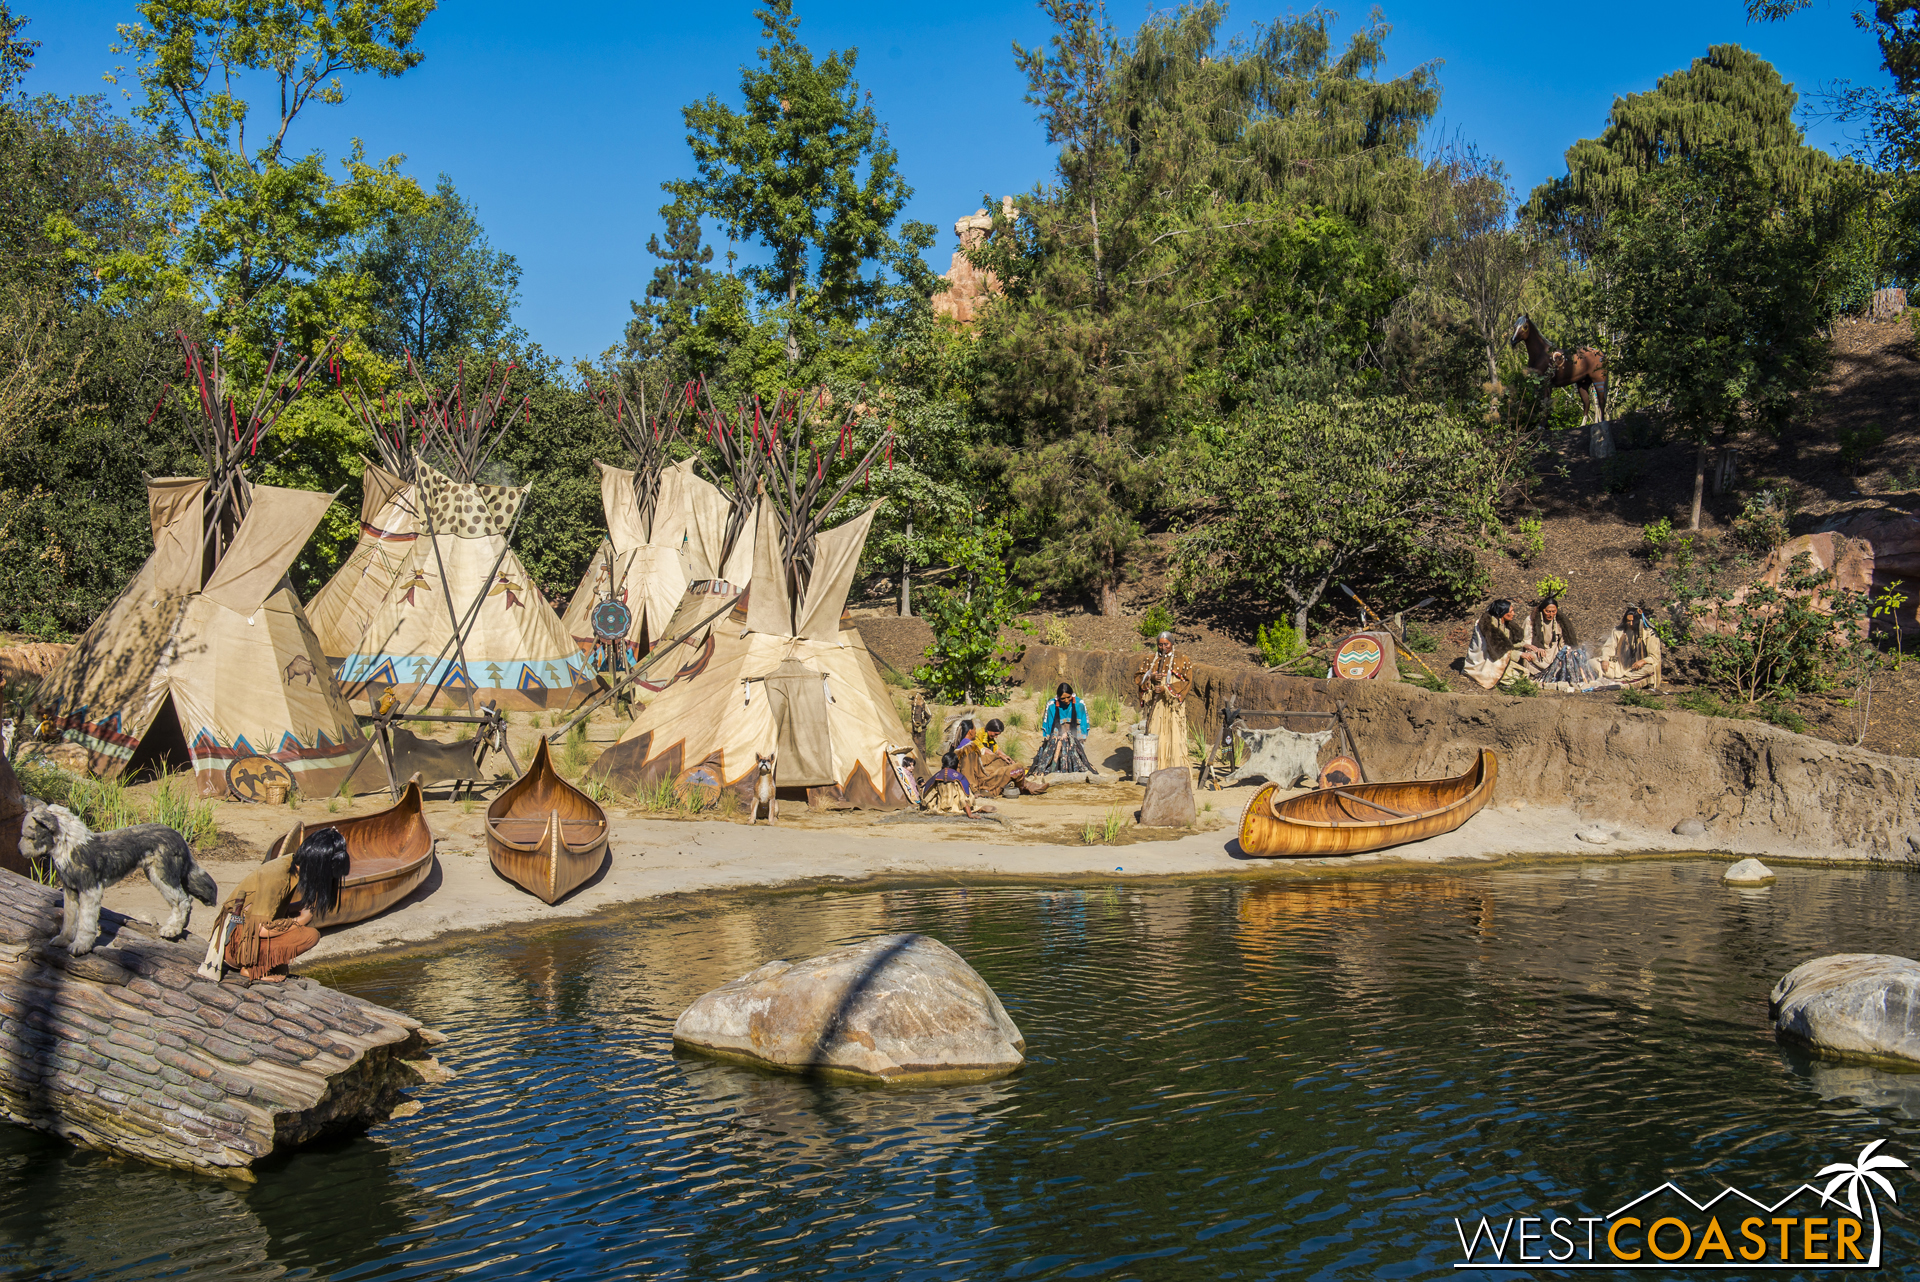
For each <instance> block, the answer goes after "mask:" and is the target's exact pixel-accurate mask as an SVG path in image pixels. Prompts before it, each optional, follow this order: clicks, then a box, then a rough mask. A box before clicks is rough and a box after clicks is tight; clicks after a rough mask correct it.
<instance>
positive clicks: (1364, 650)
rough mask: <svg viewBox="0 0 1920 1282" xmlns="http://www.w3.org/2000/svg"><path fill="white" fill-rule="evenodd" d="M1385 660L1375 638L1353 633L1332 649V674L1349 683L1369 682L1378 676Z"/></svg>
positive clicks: (1361, 633) (1362, 633)
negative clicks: (1343, 678)
mask: <svg viewBox="0 0 1920 1282" xmlns="http://www.w3.org/2000/svg"><path fill="white" fill-rule="evenodd" d="M1385 658H1386V656H1385V655H1383V654H1382V653H1381V652H1380V642H1379V640H1378V639H1377V638H1375V637H1372V636H1369V635H1368V634H1366V633H1365V632H1355V633H1354V634H1352V635H1351V636H1349V637H1347V638H1345V639H1344V640H1342V641H1341V642H1340V644H1339V645H1338V646H1336V647H1335V648H1334V651H1333V674H1334V675H1335V676H1337V677H1345V678H1346V679H1347V680H1349V681H1370V680H1372V679H1373V678H1374V677H1377V676H1379V675H1380V665H1381V663H1382V662H1383V661H1384V660H1385Z"/></svg>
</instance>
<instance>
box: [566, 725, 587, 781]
mask: <svg viewBox="0 0 1920 1282" xmlns="http://www.w3.org/2000/svg"><path fill="white" fill-rule="evenodd" d="M586 768H587V727H586V723H585V722H582V723H581V724H580V725H577V726H575V727H574V728H573V729H571V730H569V731H567V740H566V742H565V743H564V744H562V745H561V748H560V771H561V773H562V774H566V775H569V776H572V777H573V778H576V779H577V778H579V777H580V772H581V771H583V770H585V769H586Z"/></svg>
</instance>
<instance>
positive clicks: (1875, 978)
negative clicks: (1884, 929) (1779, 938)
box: [1767, 953, 1920, 1064]
mask: <svg viewBox="0 0 1920 1282" xmlns="http://www.w3.org/2000/svg"><path fill="white" fill-rule="evenodd" d="M1767 1000H1768V1004H1769V1006H1770V1007H1771V1009H1772V1012H1773V1026H1774V1028H1775V1029H1776V1030H1778V1031H1779V1032H1780V1034H1781V1035H1782V1036H1785V1037H1790V1038H1792V1039H1793V1040H1795V1041H1799V1042H1804V1043H1806V1044H1807V1045H1809V1046H1812V1047H1814V1048H1815V1049H1817V1050H1821V1051H1826V1052H1828V1053H1830V1054H1834V1055H1839V1056H1843V1057H1850V1058H1855V1059H1867V1060H1892V1061H1896V1062H1900V1063H1911V1064H1920V962H1914V961H1911V960H1909V959H1907V958H1905V957H1893V956H1889V955H1888V954H1885V953H1836V954H1834V955H1833V956H1831V957H1816V958H1815V959H1814V960H1812V961H1810V962H1806V963H1803V964H1802V965H1799V966H1796V967H1794V968H1793V969H1792V970H1790V971H1788V972H1787V973H1786V975H1784V976H1783V977H1782V978H1781V980H1780V982H1779V983H1777V984H1775V985H1774V986H1773V992H1772V993H1770V994H1769V995H1768V999H1767Z"/></svg>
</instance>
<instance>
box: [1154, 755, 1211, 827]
mask: <svg viewBox="0 0 1920 1282" xmlns="http://www.w3.org/2000/svg"><path fill="white" fill-rule="evenodd" d="M1199 813H1200V812H1199V810H1198V808H1197V807H1196V806H1195V805H1194V803H1193V772H1192V771H1191V770H1190V769H1189V768H1187V767H1186V766H1168V767H1166V768H1164V769H1161V770H1156V771H1154V772H1153V776H1152V777H1151V778H1150V779H1148V780H1147V791H1146V795H1145V796H1143V797H1142V798H1141V799H1140V826H1141V827H1142V828H1191V827H1192V826H1193V821H1194V820H1195V819H1196V818H1198V817H1199Z"/></svg>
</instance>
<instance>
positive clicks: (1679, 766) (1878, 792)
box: [1011, 645, 1920, 862]
mask: <svg viewBox="0 0 1920 1282" xmlns="http://www.w3.org/2000/svg"><path fill="white" fill-rule="evenodd" d="M1133 664H1134V656H1133V655H1131V654H1122V653H1115V652H1106V651H1089V650H1064V649H1058V648H1055V647H1053V646H1044V645H1031V646H1028V647H1027V651H1026V654H1025V656H1024V657H1023V658H1022V659H1021V661H1020V663H1019V664H1018V665H1017V666H1016V668H1015V669H1014V672H1013V674H1012V677H1011V680H1013V681H1016V682H1018V683H1019V684H1021V685H1025V686H1027V687H1029V688H1034V689H1049V690H1050V689H1052V688H1053V686H1054V684H1055V683H1056V682H1060V681H1071V682H1072V683H1073V685H1074V688H1075V689H1076V690H1078V691H1079V692H1080V693H1081V694H1083V695H1087V694H1092V693H1095V692H1101V693H1106V694H1110V695H1113V696H1115V697H1119V698H1130V697H1131V693H1130V692H1131V691H1132V689H1133ZM1336 701H1344V702H1345V705H1346V715H1347V721H1348V723H1349V724H1350V725H1351V726H1352V727H1353V729H1354V733H1355V736H1356V737H1357V739H1358V740H1359V746H1360V756H1361V763H1362V764H1363V765H1364V766H1365V767H1366V770H1367V777H1368V778H1369V779H1440V778H1448V777H1451V776H1454V775H1458V774H1460V773H1462V772H1464V771H1465V770H1467V769H1468V768H1469V767H1470V766H1471V765H1472V764H1473V763H1474V761H1475V760H1476V759H1477V756H1478V754H1479V751H1480V749H1482V748H1492V749H1493V750H1494V751H1495V752H1497V753H1498V754H1499V755H1500V782H1499V784H1498V787H1497V790H1496V792H1495V795H1494V802H1495V804H1505V803H1508V802H1513V801H1525V802H1528V803H1530V804H1536V805H1552V806H1571V807H1573V808H1574V809H1575V810H1576V811H1578V812H1579V813H1580V814H1581V815H1582V816H1583V817H1585V818H1589V819H1597V820H1607V821H1612V822H1616V823H1621V824H1630V825H1633V826H1636V827H1648V828H1654V829H1660V830H1664V829H1670V828H1672V827H1673V826H1674V825H1676V824H1678V823H1680V822H1681V821H1683V820H1686V819H1695V818H1700V819H1704V820H1705V821H1706V823H1707V825H1708V827H1709V828H1710V829H1711V832H1712V836H1713V846H1714V848H1716V849H1725V850H1735V851H1742V852H1746V851H1752V852H1755V853H1767V852H1774V851H1778V852H1780V853H1783V854H1789V853H1790V854H1803V855H1813V856H1819V857H1851V858H1871V859H1885V860H1898V861H1902V862H1906V861H1912V860H1914V859H1915V858H1916V854H1915V851H1914V849H1913V847H1911V846H1910V845H1909V844H1908V841H1907V838H1908V836H1909V834H1913V833H1915V832H1916V830H1917V829H1920V760H1915V759H1914V758H1911V757H1894V756H1888V755H1886V754H1884V753H1878V752H1868V751H1867V750H1865V749H1864V748H1851V747H1846V746H1843V745H1840V744H1835V743H1829V742H1827V741H1826V740H1824V739H1816V738H1813V737H1811V736H1809V735H1797V734H1794V733H1792V732H1791V731H1788V730H1782V729H1779V728H1778V727H1775V726H1769V725H1765V724H1762V723H1761V722H1758V721H1746V720H1733V719H1729V718H1722V717H1701V716H1696V715H1695V714H1693V713H1690V712H1665V711H1657V710H1654V709H1651V708H1629V707H1624V706H1622V705H1620V704H1619V703H1616V702H1615V701H1613V700H1612V699H1610V698H1608V697H1606V696H1604V695H1601V696H1591V697H1581V696H1567V697H1534V698H1519V697H1514V696H1509V695H1501V694H1436V693H1433V692H1430V691H1427V690H1422V689H1419V688H1417V687H1415V686H1412V685H1409V684H1406V683H1404V682H1401V683H1398V684H1388V683H1383V682H1378V681H1316V680H1311V679H1309V678H1305V677H1288V676H1280V675H1276V674H1272V673H1266V672H1260V671H1256V670H1252V669H1246V668H1224V667H1218V666H1215V665H1212V664H1195V665H1194V679H1193V693H1192V694H1190V695H1188V697H1187V719H1188V724H1190V725H1191V726H1193V728H1194V729H1195V730H1197V731H1198V732H1199V733H1200V734H1201V736H1202V737H1203V738H1204V739H1205V740H1206V741H1207V742H1209V743H1211V742H1214V741H1215V740H1216V739H1217V737H1218V735H1219V732H1220V714H1221V711H1222V709H1224V708H1226V707H1227V706H1229V705H1232V706H1235V707H1239V708H1293V709H1307V710H1316V711H1327V710H1330V709H1331V708H1332V707H1333V705H1334V704H1335V702H1336Z"/></svg>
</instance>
